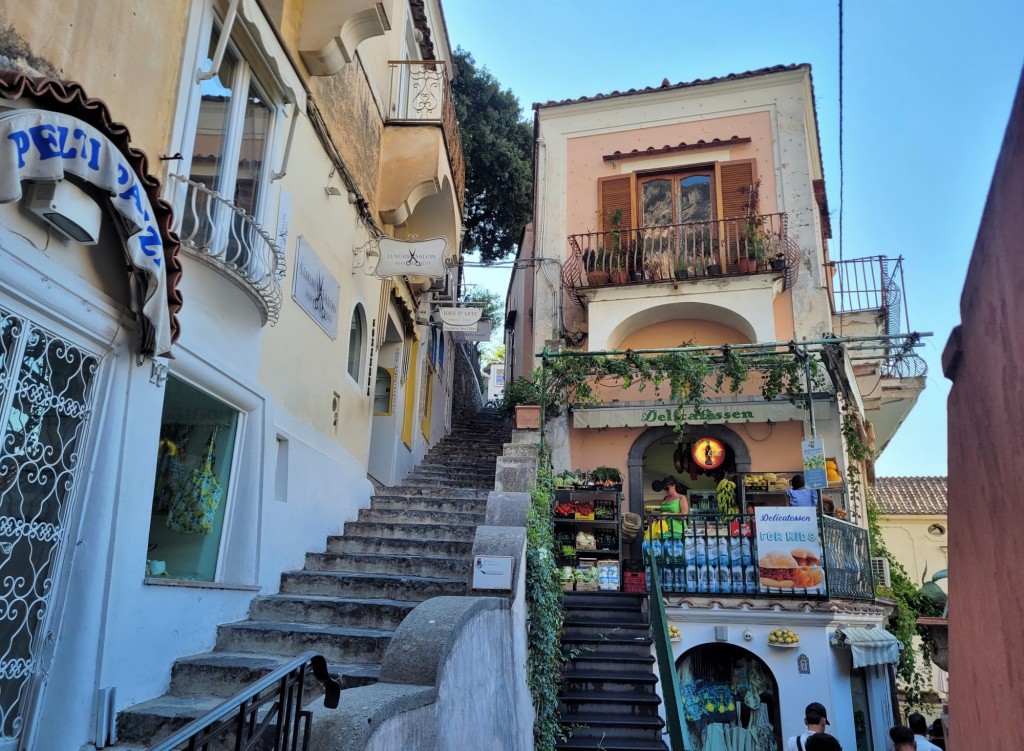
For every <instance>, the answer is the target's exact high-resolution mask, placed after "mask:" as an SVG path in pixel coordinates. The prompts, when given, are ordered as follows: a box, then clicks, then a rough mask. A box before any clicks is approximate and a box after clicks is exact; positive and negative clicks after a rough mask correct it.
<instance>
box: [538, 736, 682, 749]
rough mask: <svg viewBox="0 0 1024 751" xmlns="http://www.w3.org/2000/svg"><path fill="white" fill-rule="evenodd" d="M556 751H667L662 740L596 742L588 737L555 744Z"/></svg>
mask: <svg viewBox="0 0 1024 751" xmlns="http://www.w3.org/2000/svg"><path fill="white" fill-rule="evenodd" d="M555 748H556V749H557V750H558V751H668V746H666V745H665V741H663V740H656V741H650V740H639V739H636V738H608V739H607V740H603V741H602V740H597V739H595V738H588V737H583V736H580V737H575V736H573V737H570V738H569V739H568V740H564V741H559V742H558V743H556V744H555Z"/></svg>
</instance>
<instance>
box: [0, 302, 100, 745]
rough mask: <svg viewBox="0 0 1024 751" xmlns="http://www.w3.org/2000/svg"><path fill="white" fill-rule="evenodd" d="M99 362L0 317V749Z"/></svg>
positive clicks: (38, 639)
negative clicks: (0, 595)
mask: <svg viewBox="0 0 1024 751" xmlns="http://www.w3.org/2000/svg"><path fill="white" fill-rule="evenodd" d="M98 365H99V358H98V357H96V355H94V354H92V353H90V352H87V351H85V350H83V349H80V348H79V347H77V346H75V345H74V344H71V343H70V342H67V341H65V340H63V339H61V338H60V337H58V336H56V335H55V334H52V333H50V332H48V331H45V330H43V329H41V328H39V327H37V326H35V325H34V324H32V323H31V322H30V321H27V320H24V319H22V318H19V317H17V316H15V315H14V314H13V313H11V312H9V311H6V310H3V309H0V582H2V585H0V593H2V598H0V747H4V748H6V747H7V746H8V745H11V744H12V743H13V742H15V739H17V738H18V737H19V736H20V735H21V734H22V732H23V731H24V730H25V728H26V726H27V717H28V715H29V714H30V713H31V710H32V706H30V705H31V703H32V699H31V698H30V697H32V696H34V694H35V691H34V687H33V683H34V680H35V679H36V678H37V677H38V676H40V675H41V674H42V673H43V671H45V670H46V668H47V667H48V666H47V664H46V660H45V658H44V657H43V655H44V654H45V653H46V652H47V651H48V650H47V649H46V646H47V644H48V643H49V642H51V641H52V640H53V638H54V637H53V635H52V634H49V633H47V629H48V628H49V617H50V610H51V605H52V603H51V600H52V598H53V594H54V576H55V575H56V573H57V566H58V561H59V557H60V554H61V548H62V547H63V544H64V541H65V538H66V537H67V532H66V530H67V525H68V521H69V518H70V515H71V507H72V504H73V500H74V496H75V490H76V487H75V486H76V480H77V475H78V469H79V465H80V459H81V450H82V446H81V444H82V441H83V437H84V435H85V429H86V421H87V418H88V416H89V411H90V406H91V404H92V399H93V392H94V388H93V381H94V378H95V375H96V370H97V367H98Z"/></svg>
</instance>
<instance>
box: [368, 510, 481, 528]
mask: <svg viewBox="0 0 1024 751" xmlns="http://www.w3.org/2000/svg"><path fill="white" fill-rule="evenodd" d="M359 521H361V522H377V523H381V524H392V523H399V524H445V525H451V524H455V525H469V526H478V525H480V524H483V523H484V514H480V513H471V512H465V511H440V510H433V509H431V510H423V509H408V508H368V509H366V508H364V509H360V510H359Z"/></svg>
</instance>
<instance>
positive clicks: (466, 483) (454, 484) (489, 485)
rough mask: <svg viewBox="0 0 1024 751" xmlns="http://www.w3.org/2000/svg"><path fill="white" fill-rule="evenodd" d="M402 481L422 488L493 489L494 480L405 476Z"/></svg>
mask: <svg viewBox="0 0 1024 751" xmlns="http://www.w3.org/2000/svg"><path fill="white" fill-rule="evenodd" d="M402 482H404V483H408V484H411V485H417V486H419V487H423V488H434V489H448V488H475V489H477V490H487V491H490V490H494V481H493V479H492V480H484V479H476V478H466V479H463V478H461V477H455V476H452V477H424V478H417V477H407V478H406V479H405V480H403V481H402Z"/></svg>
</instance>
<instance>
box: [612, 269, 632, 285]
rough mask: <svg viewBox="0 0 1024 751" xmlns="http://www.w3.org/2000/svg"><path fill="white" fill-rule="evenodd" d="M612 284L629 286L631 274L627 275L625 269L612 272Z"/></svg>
mask: <svg viewBox="0 0 1024 751" xmlns="http://www.w3.org/2000/svg"><path fill="white" fill-rule="evenodd" d="M611 282H612V284H628V283H629V274H628V273H626V270H625V269H618V270H616V271H613V272H612V277H611Z"/></svg>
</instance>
